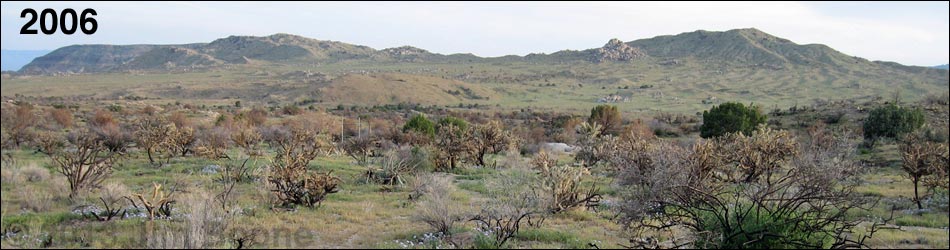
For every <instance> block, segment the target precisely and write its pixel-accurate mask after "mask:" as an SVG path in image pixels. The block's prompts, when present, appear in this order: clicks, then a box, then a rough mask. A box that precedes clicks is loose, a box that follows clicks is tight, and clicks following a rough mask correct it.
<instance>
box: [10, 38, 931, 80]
mask: <svg viewBox="0 0 950 250" xmlns="http://www.w3.org/2000/svg"><path fill="white" fill-rule="evenodd" d="M353 60H362V61H370V62H380V63H393V62H410V63H420V62H447V63H459V62H511V61H530V62H534V63H542V64H547V63H564V62H571V61H587V62H592V63H608V62H621V63H624V62H626V63H630V62H637V61H648V62H651V63H656V64H676V63H678V62H680V61H685V60H692V61H698V62H705V63H713V62H714V63H717V64H719V65H723V66H730V67H747V66H756V67H763V68H771V69H783V68H786V67H789V66H790V65H796V66H806V67H817V68H822V67H826V68H834V69H835V70H838V71H864V70H874V69H876V68H877V67H895V68H899V69H902V70H905V71H912V72H928V70H927V69H928V68H925V67H910V66H904V65H899V64H895V63H887V62H871V61H868V60H866V59H863V58H859V57H854V56H849V55H846V54H844V53H841V52H838V51H837V50H834V49H832V48H830V47H828V46H825V45H820V44H807V45H799V44H796V43H793V42H791V41H789V40H787V39H783V38H780V37H775V36H772V35H769V34H767V33H765V32H762V31H760V30H757V29H754V28H748V29H735V30H729V31H723V32H716V31H703V30H700V31H694V32H687V33H682V34H678V35H669V36H658V37H654V38H649V39H641V40H636V41H631V42H626V43H623V42H621V41H620V40H617V39H612V40H610V41H609V42H608V43H607V44H606V45H604V46H603V47H601V48H593V49H587V50H582V51H560V52H556V53H552V54H531V55H527V56H525V57H520V56H505V57H496V58H482V57H476V56H473V55H471V54H456V55H442V54H437V53H431V52H429V51H426V50H424V49H420V48H415V47H411V46H403V47H398V48H388V49H383V50H376V49H373V48H370V47H366V46H361V45H353V44H348V43H343V42H336V41H324V40H317V39H311V38H306V37H301V36H296V35H290V34H275V35H271V36H266V37H254V36H230V37H226V38H221V39H217V40H214V41H212V42H210V43H196V44H185V45H73V46H67V47H63V48H60V49H57V50H55V51H53V52H50V53H49V54H47V55H45V56H42V57H39V58H37V59H36V60H35V61H33V62H31V63H29V64H27V65H26V66H24V67H23V68H22V69H21V70H20V73H24V74H47V73H97V72H114V71H130V70H132V71H134V70H147V71H161V70H168V69H176V68H177V69H182V68H184V69H195V68H209V67H216V66H222V65H226V64H251V63H254V62H268V63H282V64H293V63H339V62H344V61H353Z"/></svg>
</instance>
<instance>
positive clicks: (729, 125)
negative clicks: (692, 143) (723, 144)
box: [699, 102, 767, 138]
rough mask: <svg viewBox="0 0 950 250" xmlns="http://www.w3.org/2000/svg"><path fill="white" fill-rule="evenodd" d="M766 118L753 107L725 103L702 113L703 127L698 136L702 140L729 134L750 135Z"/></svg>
mask: <svg viewBox="0 0 950 250" xmlns="http://www.w3.org/2000/svg"><path fill="white" fill-rule="evenodd" d="M766 119H767V118H766V116H765V115H764V114H762V111H760V110H759V108H758V107H756V106H755V105H749V106H748V107H746V106H745V105H743V104H742V103H735V102H727V103H723V104H721V105H719V106H714V107H713V108H712V109H710V110H709V111H704V112H703V125H702V126H701V127H700V128H699V135H700V136H701V137H703V138H711V137H719V136H723V135H726V134H729V133H736V132H741V133H742V134H745V135H750V134H752V132H753V131H755V130H756V129H757V128H758V126H759V125H760V124H763V123H765V122H766Z"/></svg>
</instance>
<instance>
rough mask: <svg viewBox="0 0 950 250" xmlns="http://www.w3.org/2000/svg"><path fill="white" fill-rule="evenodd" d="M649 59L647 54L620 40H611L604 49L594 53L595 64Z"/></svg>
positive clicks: (592, 59)
mask: <svg viewBox="0 0 950 250" xmlns="http://www.w3.org/2000/svg"><path fill="white" fill-rule="evenodd" d="M646 57H647V53H646V52H644V51H643V50H642V49H640V48H637V47H632V46H630V45H627V44H626V43H623V42H622V41H620V40H619V39H616V38H614V39H610V41H609V42H607V44H606V45H604V47H601V48H599V49H597V50H596V51H594V57H593V58H591V61H593V62H598V63H600V62H609V61H614V62H627V61H633V60H638V59H643V58H646Z"/></svg>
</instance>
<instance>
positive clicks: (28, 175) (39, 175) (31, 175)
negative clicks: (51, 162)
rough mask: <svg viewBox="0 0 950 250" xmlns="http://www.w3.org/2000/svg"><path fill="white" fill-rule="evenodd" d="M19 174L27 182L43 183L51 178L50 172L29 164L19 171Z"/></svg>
mask: <svg viewBox="0 0 950 250" xmlns="http://www.w3.org/2000/svg"><path fill="white" fill-rule="evenodd" d="M19 172H20V173H19V174H20V176H21V177H22V178H23V180H25V181H27V182H43V181H46V180H48V179H49V178H50V173H49V170H47V169H45V168H41V167H39V166H36V164H29V165H26V166H24V167H21V168H20V169H19Z"/></svg>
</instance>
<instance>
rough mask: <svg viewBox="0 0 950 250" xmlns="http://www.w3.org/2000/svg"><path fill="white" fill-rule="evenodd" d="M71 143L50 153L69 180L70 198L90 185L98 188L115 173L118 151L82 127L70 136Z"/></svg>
mask: <svg viewBox="0 0 950 250" xmlns="http://www.w3.org/2000/svg"><path fill="white" fill-rule="evenodd" d="M67 139H68V141H69V144H70V145H69V146H68V148H67V149H64V150H59V151H57V152H56V153H53V154H51V155H49V157H50V159H51V160H52V161H53V164H54V165H55V166H56V167H57V168H58V170H59V173H61V174H62V175H63V176H65V177H66V180H67V181H68V183H69V189H70V194H69V196H70V197H73V196H74V195H76V194H77V193H79V192H81V191H85V190H89V189H91V188H97V187H98V186H99V184H100V183H102V181H103V180H105V179H106V178H107V177H108V176H109V175H111V174H112V164H113V163H114V160H115V152H113V151H110V150H109V149H108V148H107V147H106V146H105V144H104V143H103V142H102V141H100V140H98V138H96V137H95V136H94V135H93V134H92V133H90V132H88V131H86V130H81V131H77V132H74V133H71V134H70V135H69V136H68V138H67Z"/></svg>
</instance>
